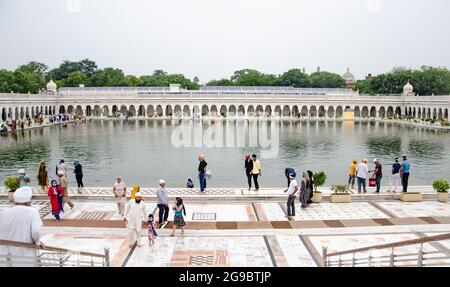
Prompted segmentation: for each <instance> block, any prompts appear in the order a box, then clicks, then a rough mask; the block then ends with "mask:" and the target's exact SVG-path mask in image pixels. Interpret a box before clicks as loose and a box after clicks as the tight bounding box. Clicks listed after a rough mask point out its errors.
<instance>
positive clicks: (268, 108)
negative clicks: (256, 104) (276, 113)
mask: <svg viewBox="0 0 450 287" xmlns="http://www.w3.org/2000/svg"><path fill="white" fill-rule="evenodd" d="M264 113H265V114H266V116H267V117H270V116H272V107H271V106H270V105H267V106H266V108H265V109H264Z"/></svg>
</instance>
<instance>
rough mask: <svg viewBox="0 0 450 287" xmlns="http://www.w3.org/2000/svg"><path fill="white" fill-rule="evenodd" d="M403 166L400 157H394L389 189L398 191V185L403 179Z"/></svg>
mask: <svg viewBox="0 0 450 287" xmlns="http://www.w3.org/2000/svg"><path fill="white" fill-rule="evenodd" d="M401 168H402V165H401V164H400V163H399V162H398V157H396V158H395V159H394V164H393V165H392V175H391V177H390V180H389V190H388V191H392V192H397V186H398V185H399V182H400V181H401V178H400V169H401Z"/></svg>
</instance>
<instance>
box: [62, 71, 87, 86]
mask: <svg viewBox="0 0 450 287" xmlns="http://www.w3.org/2000/svg"><path fill="white" fill-rule="evenodd" d="M85 83H86V75H84V74H83V73H82V72H72V73H70V75H69V77H68V78H67V80H66V81H65V83H64V84H65V86H67V87H78V86H79V85H80V84H85Z"/></svg>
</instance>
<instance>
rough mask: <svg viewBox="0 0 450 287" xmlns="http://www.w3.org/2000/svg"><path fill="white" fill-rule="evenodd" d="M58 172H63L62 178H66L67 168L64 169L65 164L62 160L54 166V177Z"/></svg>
mask: <svg viewBox="0 0 450 287" xmlns="http://www.w3.org/2000/svg"><path fill="white" fill-rule="evenodd" d="M60 171H63V172H64V177H66V173H67V167H66V163H65V162H64V160H63V159H61V160H60V161H59V164H58V165H57V166H56V175H58V172H60Z"/></svg>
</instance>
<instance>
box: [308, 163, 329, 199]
mask: <svg viewBox="0 0 450 287" xmlns="http://www.w3.org/2000/svg"><path fill="white" fill-rule="evenodd" d="M313 180H314V192H313V197H312V199H311V200H312V202H314V203H319V202H321V201H322V192H320V191H317V188H318V187H319V186H323V185H324V184H325V181H326V180H327V175H326V174H325V172H323V171H319V172H317V173H315V174H314V175H313Z"/></svg>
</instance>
